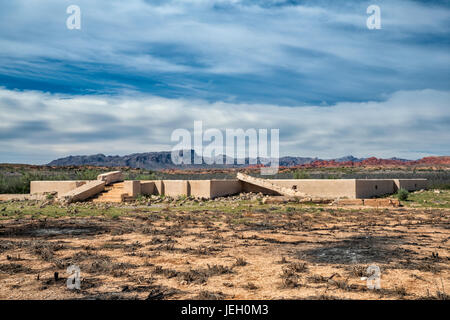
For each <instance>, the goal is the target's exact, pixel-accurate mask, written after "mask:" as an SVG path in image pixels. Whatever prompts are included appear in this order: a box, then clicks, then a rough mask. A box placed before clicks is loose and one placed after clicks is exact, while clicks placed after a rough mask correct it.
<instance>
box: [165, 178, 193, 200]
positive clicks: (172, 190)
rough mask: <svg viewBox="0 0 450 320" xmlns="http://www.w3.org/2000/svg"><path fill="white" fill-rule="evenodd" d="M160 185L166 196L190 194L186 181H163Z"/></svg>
mask: <svg viewBox="0 0 450 320" xmlns="http://www.w3.org/2000/svg"><path fill="white" fill-rule="evenodd" d="M162 183H163V185H164V195H166V196H170V197H177V196H183V195H185V196H187V195H189V194H190V192H189V184H188V180H163V181H162Z"/></svg>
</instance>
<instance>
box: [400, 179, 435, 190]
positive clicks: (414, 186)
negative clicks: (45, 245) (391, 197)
mask: <svg viewBox="0 0 450 320" xmlns="http://www.w3.org/2000/svg"><path fill="white" fill-rule="evenodd" d="M400 188H403V189H406V190H408V191H417V190H421V189H427V188H428V181H427V179H394V192H397V190H398V189H400Z"/></svg>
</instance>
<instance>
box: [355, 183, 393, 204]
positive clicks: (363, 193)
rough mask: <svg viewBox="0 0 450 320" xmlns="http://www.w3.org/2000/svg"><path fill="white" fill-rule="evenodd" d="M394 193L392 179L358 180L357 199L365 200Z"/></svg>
mask: <svg viewBox="0 0 450 320" xmlns="http://www.w3.org/2000/svg"><path fill="white" fill-rule="evenodd" d="M392 193H394V181H393V180H392V179H364V180H363V179H359V180H356V198H358V199H365V198H372V197H376V196H382V195H386V194H392Z"/></svg>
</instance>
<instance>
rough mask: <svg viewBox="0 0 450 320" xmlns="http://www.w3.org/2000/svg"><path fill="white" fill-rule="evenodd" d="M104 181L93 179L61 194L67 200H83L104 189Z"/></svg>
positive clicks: (62, 198)
mask: <svg viewBox="0 0 450 320" xmlns="http://www.w3.org/2000/svg"><path fill="white" fill-rule="evenodd" d="M105 184H106V183H105V181H100V180H93V181H89V182H88V183H86V184H84V185H82V186H81V187H78V188H76V189H74V190H72V191H69V192H67V193H65V194H63V195H62V196H61V200H63V201H67V202H69V203H70V202H76V201H83V200H86V199H88V198H90V197H93V196H95V195H96V194H98V193H100V192H102V191H103V190H105Z"/></svg>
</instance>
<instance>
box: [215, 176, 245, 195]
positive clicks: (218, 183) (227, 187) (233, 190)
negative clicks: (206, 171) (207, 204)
mask: <svg viewBox="0 0 450 320" xmlns="http://www.w3.org/2000/svg"><path fill="white" fill-rule="evenodd" d="M241 191H242V182H241V181H239V180H211V193H210V197H211V198H217V197H223V196H229V195H233V194H238V193H240V192H241Z"/></svg>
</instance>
